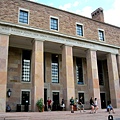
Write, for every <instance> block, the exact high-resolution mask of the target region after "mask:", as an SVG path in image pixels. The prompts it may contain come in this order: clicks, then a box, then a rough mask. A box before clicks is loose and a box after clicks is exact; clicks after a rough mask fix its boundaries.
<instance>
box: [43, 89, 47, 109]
mask: <svg viewBox="0 0 120 120" xmlns="http://www.w3.org/2000/svg"><path fill="white" fill-rule="evenodd" d="M44 105H45V109H44V110H45V111H47V89H46V88H45V89H44Z"/></svg>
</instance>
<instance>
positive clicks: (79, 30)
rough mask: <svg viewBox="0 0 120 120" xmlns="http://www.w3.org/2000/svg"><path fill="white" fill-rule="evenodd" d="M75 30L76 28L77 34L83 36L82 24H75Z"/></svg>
mask: <svg viewBox="0 0 120 120" xmlns="http://www.w3.org/2000/svg"><path fill="white" fill-rule="evenodd" d="M76 30H77V35H79V36H83V25H80V24H77V25H76Z"/></svg>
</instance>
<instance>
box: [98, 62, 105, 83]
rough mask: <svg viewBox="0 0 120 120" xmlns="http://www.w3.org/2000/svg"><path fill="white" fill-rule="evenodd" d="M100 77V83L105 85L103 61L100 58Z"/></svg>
mask: <svg viewBox="0 0 120 120" xmlns="http://www.w3.org/2000/svg"><path fill="white" fill-rule="evenodd" d="M97 63H98V77H99V85H104V80H103V61H102V60H98V62H97Z"/></svg>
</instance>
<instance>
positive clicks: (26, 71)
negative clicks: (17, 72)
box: [22, 50, 31, 82]
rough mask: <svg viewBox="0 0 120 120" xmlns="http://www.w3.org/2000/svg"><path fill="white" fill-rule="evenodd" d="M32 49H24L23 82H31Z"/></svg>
mask: <svg viewBox="0 0 120 120" xmlns="http://www.w3.org/2000/svg"><path fill="white" fill-rule="evenodd" d="M30 72H31V51H28V50H23V51H22V82H30Z"/></svg>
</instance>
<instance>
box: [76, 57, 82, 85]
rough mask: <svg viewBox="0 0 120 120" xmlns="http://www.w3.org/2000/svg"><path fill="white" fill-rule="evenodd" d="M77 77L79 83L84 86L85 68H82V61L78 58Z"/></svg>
mask: <svg viewBox="0 0 120 120" xmlns="http://www.w3.org/2000/svg"><path fill="white" fill-rule="evenodd" d="M76 77H77V83H78V84H80V85H83V84H84V82H83V66H82V59H81V58H76Z"/></svg>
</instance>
